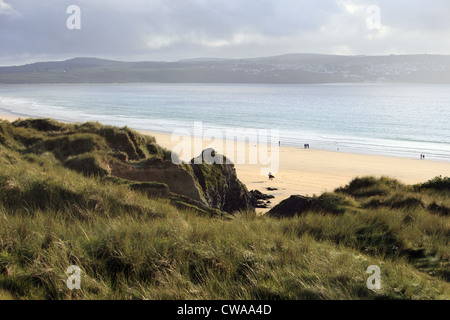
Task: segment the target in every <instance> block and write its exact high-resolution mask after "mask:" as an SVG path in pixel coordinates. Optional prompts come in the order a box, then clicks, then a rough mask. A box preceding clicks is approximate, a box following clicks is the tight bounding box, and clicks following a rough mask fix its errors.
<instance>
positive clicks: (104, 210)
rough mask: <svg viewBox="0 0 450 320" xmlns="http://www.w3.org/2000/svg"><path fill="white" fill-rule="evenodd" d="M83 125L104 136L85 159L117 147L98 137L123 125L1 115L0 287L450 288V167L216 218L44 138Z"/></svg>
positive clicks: (426, 291) (9, 292) (326, 295)
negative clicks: (428, 177) (307, 203)
mask: <svg viewBox="0 0 450 320" xmlns="http://www.w3.org/2000/svg"><path fill="white" fill-rule="evenodd" d="M43 128H44V129H43ZM83 128H84V129H83ZM16 129H20V130H19V131H16ZM88 129H89V130H88ZM94 129H95V131H96V132H98V133H101V134H103V136H102V135H101V134H98V133H93V131H94ZM28 130H29V131H28ZM39 130H40V131H39ZM42 130H44V133H42ZM77 130H78V131H79V133H80V134H83V136H82V137H87V136H85V134H88V135H94V137H91V138H92V139H93V140H92V141H98V142H99V144H93V146H94V149H93V150H92V151H88V152H85V151H86V150H85V149H83V150H82V151H83V153H82V155H83V157H88V156H89V152H92V156H93V157H95V156H96V155H98V152H102V151H104V152H109V151H110V150H108V149H106V150H98V149H99V148H96V147H95V146H97V145H98V146H101V148H111V146H110V145H108V143H109V142H108V135H113V136H114V134H117V135H118V134H119V133H118V132H120V131H115V130H117V129H114V128H109V127H108V128H107V130H106V129H102V127H101V126H100V125H99V124H90V125H86V126H82V125H77V126H75V125H70V126H65V125H61V124H59V123H57V122H53V121H49V120H47V121H43V122H41V123H34V122H31V123H30V122H26V123H23V124H22V125H21V126H18V127H13V126H11V125H7V124H5V123H2V124H1V125H0V299H294V300H297V299H449V298H450V291H449V289H450V288H449V282H448V281H449V269H450V268H449V256H450V252H449V245H448V240H449V235H450V224H449V222H450V221H449V217H448V214H447V215H446V214H445V212H447V211H445V210H448V208H449V207H450V192H449V189H448V187H445V183H446V181H448V180H445V178H441V180H439V179H434V180H432V181H430V182H428V183H424V184H421V185H420V186H419V185H418V186H405V185H402V184H401V183H399V182H398V181H396V180H392V179H389V178H382V179H376V178H371V177H364V178H358V179H355V180H353V181H352V182H350V183H349V185H348V186H345V187H342V188H340V189H338V190H336V191H335V192H334V193H328V194H325V195H322V196H319V197H316V199H315V200H314V201H315V202H314V203H316V204H317V206H313V207H312V208H311V210H310V211H309V212H305V213H302V214H300V215H298V216H295V217H293V218H290V219H275V218H270V217H265V216H263V217H259V216H257V215H255V214H254V213H252V212H236V213H235V214H234V216H233V217H232V218H230V217H226V218H221V217H220V216H211V217H209V216H207V215H204V214H203V215H200V214H198V212H197V211H196V210H189V209H187V208H185V209H178V208H176V207H174V206H173V205H172V204H171V202H170V200H168V199H159V198H148V197H147V196H146V195H144V194H143V193H141V192H139V191H133V190H131V188H129V187H128V185H126V184H123V183H116V182H115V181H114V179H105V178H102V177H101V175H86V174H80V173H77V172H76V171H73V170H71V169H70V168H69V167H70V166H69V167H68V166H67V163H65V161H67V158H66V155H65V154H64V155H63V156H62V154H61V153H59V154H58V152H54V151H49V150H46V148H42V149H33V148H32V145H36V143H43V144H41V145H42V146H45V143H44V142H45V140H46V139H54V137H51V138H50V137H49V136H50V135H52V134H53V133H52V132H56V131H64V132H69V131H73V132H74V133H77V132H78V131H77ZM35 131H37V132H40V134H38V135H36V137H35V138H36V139H37V140H36V139H35V140H36V141H37V142H36V141H33V139H32V138H33V134H34V133H35ZM97 134H98V136H95V135H97ZM120 134H121V133H120ZM133 135H134V133H133ZM133 135H131V136H130V135H127V137H128V138H129V139H135V140H136V141H138V143H137V144H134V143H133V144H128V142H127V141H128V140H126V139H125V136H124V140H123V144H122V145H121V146H122V147H123V148H128V147H130V146H131V145H134V146H136V145H140V146H141V147H142V146H143V145H147V147H145V148H144V147H142V148H143V149H141V151H140V152H142V153H146V152H149V151H148V150H149V149H148V146H149V145H153V143H154V142H153V141H147V140H142V139H141V138H140V137H139V136H133ZM130 137H132V138H130ZM128 138H127V139H128ZM102 139H104V140H102ZM104 141H106V142H105V143H106V144H104ZM139 141H140V142H139ZM101 148H100V149H101ZM139 148H140V147H139ZM139 148H138V149H139ZM154 148H155V152H156V153H161V154H163V153H164V150H163V149H161V148H160V147H158V146H154ZM119 149H120V148H119ZM123 150H125V149H123ZM123 150H118V151H120V152H125V151H123ZM130 150H131V149H130ZM130 150H128V149H126V151H127V152H135V151H133V150H131V151H130ZM135 150H136V148H135ZM142 150H147V151H145V152H144V151H142ZM116 151H117V150H116ZM140 152H139V151H136V157H138V156H139V157H140V155H139V154H138V153H140ZM142 156H147V155H145V154H143V155H142ZM69 157H70V156H69ZM435 186H438V187H436V188H435ZM71 265H77V266H79V267H80V268H81V271H82V272H81V289H80V290H69V289H68V288H67V285H66V281H67V278H68V275H67V274H66V270H67V268H68V267H69V266H71ZM371 265H377V266H379V267H380V269H381V289H380V290H375V291H374V290H369V289H368V288H367V286H366V281H367V278H368V277H369V276H370V275H369V274H367V273H366V270H367V268H368V267H369V266H371Z"/></svg>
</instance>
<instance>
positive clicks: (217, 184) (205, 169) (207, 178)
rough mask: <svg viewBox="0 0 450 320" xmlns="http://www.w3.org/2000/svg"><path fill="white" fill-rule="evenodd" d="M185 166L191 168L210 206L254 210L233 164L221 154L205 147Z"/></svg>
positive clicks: (229, 209)
mask: <svg viewBox="0 0 450 320" xmlns="http://www.w3.org/2000/svg"><path fill="white" fill-rule="evenodd" d="M210 160H216V163H211V162H212V161H210ZM187 167H188V170H192V171H191V172H192V175H193V176H194V177H195V179H196V180H197V181H198V183H199V185H200V187H201V190H202V192H203V196H204V198H205V200H206V201H207V203H208V205H209V206H210V207H211V208H215V209H218V210H222V211H225V212H229V213H233V212H236V211H240V210H244V211H245V210H254V206H253V203H252V197H251V195H250V193H249V192H248V190H247V188H246V186H245V185H244V184H243V183H242V182H241V181H239V179H238V178H237V175H236V168H235V167H234V164H232V163H231V161H229V160H228V159H227V158H226V157H224V156H223V155H219V154H216V152H215V151H214V150H213V149H207V150H204V151H203V152H202V153H201V155H199V156H198V157H197V158H194V159H192V160H191V163H190V164H189V165H188V166H187Z"/></svg>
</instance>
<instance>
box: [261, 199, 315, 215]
mask: <svg viewBox="0 0 450 320" xmlns="http://www.w3.org/2000/svg"><path fill="white" fill-rule="evenodd" d="M312 206H313V199H312V198H310V197H304V196H291V197H290V198H288V199H286V200H284V201H282V202H281V203H280V204H278V205H277V206H275V207H274V208H272V209H271V210H270V211H269V212H267V215H269V216H272V217H276V218H289V217H294V216H296V215H300V214H301V213H303V212H306V211H308V210H309V209H310V208H311V207H312Z"/></svg>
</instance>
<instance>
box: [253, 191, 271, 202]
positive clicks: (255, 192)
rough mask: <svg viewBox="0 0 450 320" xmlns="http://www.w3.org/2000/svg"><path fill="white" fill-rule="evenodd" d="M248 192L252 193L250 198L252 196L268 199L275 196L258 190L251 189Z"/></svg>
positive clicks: (257, 198) (258, 198)
mask: <svg viewBox="0 0 450 320" xmlns="http://www.w3.org/2000/svg"><path fill="white" fill-rule="evenodd" d="M250 194H251V195H252V198H254V199H256V200H269V199H273V198H275V197H274V196H272V195H269V194H264V193H262V192H260V191H258V190H252V191H250Z"/></svg>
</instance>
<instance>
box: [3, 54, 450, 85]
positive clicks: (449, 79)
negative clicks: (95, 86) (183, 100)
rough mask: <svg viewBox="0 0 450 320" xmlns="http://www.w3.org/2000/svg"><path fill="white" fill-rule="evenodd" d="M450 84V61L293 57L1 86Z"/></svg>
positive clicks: (80, 73) (70, 63)
mask: <svg viewBox="0 0 450 320" xmlns="http://www.w3.org/2000/svg"><path fill="white" fill-rule="evenodd" d="M354 82H406V83H450V56H444V55H389V56H337V55H321V54H287V55H282V56H275V57H262V58H252V59H216V58H200V59H189V60H180V61H178V62H156V61H147V62H146V61H144V62H121V61H112V60H104V59H97V58H75V59H70V60H66V61H52V62H39V63H33V64H27V65H23V66H11V67H0V83H2V84H13V83H275V84H277V83H291V84H296V83H299V84H300V83H354Z"/></svg>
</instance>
